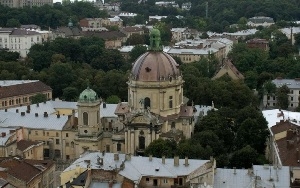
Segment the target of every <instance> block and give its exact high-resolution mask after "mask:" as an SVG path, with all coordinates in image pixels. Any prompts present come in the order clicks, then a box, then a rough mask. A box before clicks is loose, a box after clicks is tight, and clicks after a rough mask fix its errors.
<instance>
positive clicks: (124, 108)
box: [115, 102, 129, 115]
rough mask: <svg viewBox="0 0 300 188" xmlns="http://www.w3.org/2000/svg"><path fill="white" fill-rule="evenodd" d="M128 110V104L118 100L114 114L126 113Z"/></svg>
mask: <svg viewBox="0 0 300 188" xmlns="http://www.w3.org/2000/svg"><path fill="white" fill-rule="evenodd" d="M128 112H129V106H128V103H127V102H120V103H119V104H118V105H117V108H116V110H115V114H117V115H119V114H126V113H128Z"/></svg>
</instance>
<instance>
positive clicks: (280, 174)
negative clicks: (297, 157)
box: [253, 165, 290, 188]
mask: <svg viewBox="0 0 300 188" xmlns="http://www.w3.org/2000/svg"><path fill="white" fill-rule="evenodd" d="M253 173H254V174H255V175H256V176H259V177H260V178H261V181H259V182H258V184H259V185H261V186H262V187H280V188H281V187H282V188H288V187H290V172H289V167H288V166H281V167H280V168H277V167H275V166H269V165H253Z"/></svg>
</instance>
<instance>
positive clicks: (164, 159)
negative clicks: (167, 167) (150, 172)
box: [161, 155, 166, 164]
mask: <svg viewBox="0 0 300 188" xmlns="http://www.w3.org/2000/svg"><path fill="white" fill-rule="evenodd" d="M161 163H162V164H166V157H165V156H164V155H163V156H162V158H161Z"/></svg>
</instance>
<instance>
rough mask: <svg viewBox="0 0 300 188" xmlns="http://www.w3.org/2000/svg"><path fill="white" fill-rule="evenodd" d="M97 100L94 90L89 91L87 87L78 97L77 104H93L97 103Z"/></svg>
mask: <svg viewBox="0 0 300 188" xmlns="http://www.w3.org/2000/svg"><path fill="white" fill-rule="evenodd" d="M98 99H99V98H98V95H97V93H96V92H95V91H94V90H92V89H90V88H89V87H87V88H86V89H85V90H84V91H83V92H81V93H80V95H79V102H94V101H97V100H98Z"/></svg>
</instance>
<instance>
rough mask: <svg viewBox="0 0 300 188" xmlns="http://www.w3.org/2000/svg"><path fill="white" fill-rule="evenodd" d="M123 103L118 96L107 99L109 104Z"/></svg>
mask: <svg viewBox="0 0 300 188" xmlns="http://www.w3.org/2000/svg"><path fill="white" fill-rule="evenodd" d="M120 101H121V99H120V98H119V97H118V96H117V95H111V96H109V97H107V99H106V101H105V102H106V103H108V104H118V103H119V102H120Z"/></svg>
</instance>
